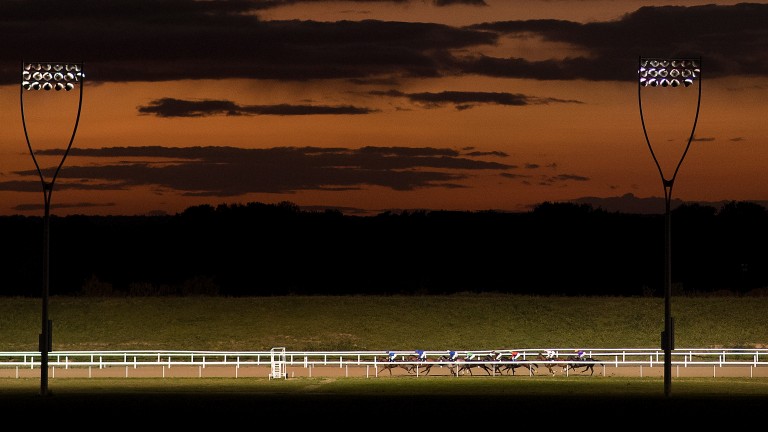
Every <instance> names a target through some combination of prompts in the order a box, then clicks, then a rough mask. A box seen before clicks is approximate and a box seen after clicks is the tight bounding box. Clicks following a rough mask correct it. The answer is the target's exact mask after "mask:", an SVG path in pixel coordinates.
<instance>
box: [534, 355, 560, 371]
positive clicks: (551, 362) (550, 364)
mask: <svg viewBox="0 0 768 432" xmlns="http://www.w3.org/2000/svg"><path fill="white" fill-rule="evenodd" d="M536 360H538V361H541V362H543V363H544V367H546V368H547V370H549V373H550V374H552V376H555V372H556V371H555V369H554V368H556V367H558V366H559V367H560V368H561V371H563V372H565V370H566V367H567V365H566V364H563V363H558V362H562V361H564V360H563V359H562V358H560V357H546V356H545V355H544V354H539V355H537V356H536Z"/></svg>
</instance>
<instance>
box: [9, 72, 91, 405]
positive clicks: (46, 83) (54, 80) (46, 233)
mask: <svg viewBox="0 0 768 432" xmlns="http://www.w3.org/2000/svg"><path fill="white" fill-rule="evenodd" d="M84 78H85V73H84V72H83V64H82V63H70V62H24V61H22V63H21V86H20V91H21V93H20V97H19V100H20V104H21V121H22V125H23V126H24V137H25V138H26V140H27V148H28V149H29V154H30V155H31V156H32V160H33V161H34V163H35V168H36V169H37V173H38V175H39V176H40V182H41V183H42V185H43V199H44V203H45V205H44V207H45V210H44V215H43V292H42V298H43V307H42V323H41V331H40V335H39V337H38V348H39V350H40V394H41V395H43V396H46V395H48V353H49V352H51V350H52V346H53V342H52V341H53V335H52V330H53V325H52V321H51V320H50V319H49V318H48V315H49V314H48V303H49V297H50V224H51V195H52V194H53V184H54V182H55V181H56V177H57V176H58V175H59V171H60V170H61V167H62V165H64V160H65V159H66V158H67V155H68V154H69V150H70V149H71V148H72V143H73V142H74V140H75V134H76V133H77V126H78V124H79V123H80V112H81V110H82V106H83V80H84ZM78 85H79V87H80V89H79V93H80V94H79V100H78V104H77V117H76V118H75V125H74V127H73V129H72V136H71V137H70V139H69V144H67V147H66V150H65V151H64V154H63V155H62V157H61V161H60V162H59V165H58V166H57V167H56V169H55V171H53V175H52V177H51V180H50V181H46V180H45V175H44V174H43V169H41V167H40V164H39V163H38V161H37V158H36V157H35V152H34V150H33V149H32V144H31V142H30V140H29V132H28V131H27V121H26V116H25V114H24V113H25V110H24V92H25V91H37V90H43V91H50V90H55V91H60V90H65V91H70V90H73V89H74V88H75V86H78Z"/></svg>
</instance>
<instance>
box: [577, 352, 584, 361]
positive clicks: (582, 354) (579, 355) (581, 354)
mask: <svg viewBox="0 0 768 432" xmlns="http://www.w3.org/2000/svg"><path fill="white" fill-rule="evenodd" d="M576 357H578V358H580V359H581V358H584V350H576Z"/></svg>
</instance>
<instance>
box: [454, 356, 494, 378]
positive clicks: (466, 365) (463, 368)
mask: <svg viewBox="0 0 768 432" xmlns="http://www.w3.org/2000/svg"><path fill="white" fill-rule="evenodd" d="M493 357H494V356H493V355H491V354H487V355H484V356H483V357H481V358H475V356H473V355H471V354H469V355H468V357H457V358H455V359H454V360H453V362H455V363H456V364H455V365H453V366H448V367H449V370H450V371H451V374H452V375H457V376H458V375H463V374H464V372H469V374H470V375H473V373H472V369H473V368H481V369H483V370H484V371H485V372H486V373H487V374H488V375H490V374H491V373H492V371H493V366H492V365H487V364H485V362H488V361H493V360H494V358H493ZM448 361H451V360H450V359H448Z"/></svg>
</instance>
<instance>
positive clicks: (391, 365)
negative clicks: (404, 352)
mask: <svg viewBox="0 0 768 432" xmlns="http://www.w3.org/2000/svg"><path fill="white" fill-rule="evenodd" d="M393 354H394V353H391V354H390V355H389V356H387V357H376V361H377V362H378V363H381V366H380V368H381V369H380V370H378V371H377V372H376V374H377V375H378V374H379V373H381V372H384V371H385V370H388V371H389V376H392V369H395V368H403V369H405V371H406V372H408V373H409V374H412V373H414V370H415V368H416V365H414V364H412V363H410V362H412V361H416V360H417V358H416V356H409V357H408V358H407V359H406V358H405V357H403V359H402V360H397V356H396V355H393Z"/></svg>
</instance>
